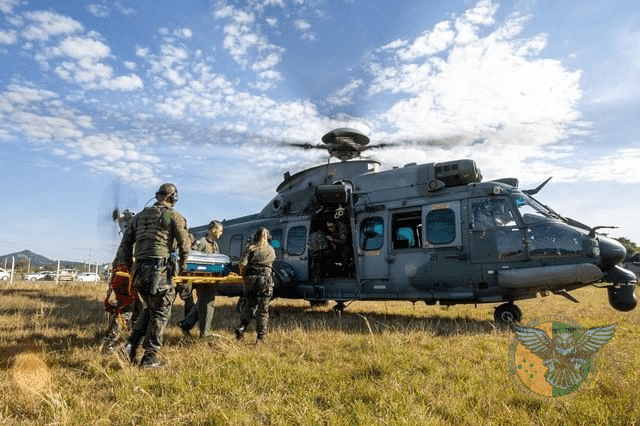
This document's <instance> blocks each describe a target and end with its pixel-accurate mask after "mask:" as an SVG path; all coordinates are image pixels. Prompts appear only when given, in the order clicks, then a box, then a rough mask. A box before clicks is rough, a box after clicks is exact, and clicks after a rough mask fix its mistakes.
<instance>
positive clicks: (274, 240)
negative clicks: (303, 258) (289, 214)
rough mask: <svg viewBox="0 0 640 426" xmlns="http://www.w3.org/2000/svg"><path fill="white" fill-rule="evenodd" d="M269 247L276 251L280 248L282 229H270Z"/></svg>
mask: <svg viewBox="0 0 640 426" xmlns="http://www.w3.org/2000/svg"><path fill="white" fill-rule="evenodd" d="M271 247H273V249H274V250H276V251H278V250H280V249H282V229H274V230H273V231H271Z"/></svg>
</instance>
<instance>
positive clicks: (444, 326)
mask: <svg viewBox="0 0 640 426" xmlns="http://www.w3.org/2000/svg"><path fill="white" fill-rule="evenodd" d="M61 290H62V292H61ZM63 292H64V288H62V289H60V288H56V289H55V290H54V291H51V289H44V288H43V289H38V288H35V289H0V298H6V299H5V300H9V298H10V297H12V296H13V297H16V296H18V297H20V298H27V299H29V301H28V302H24V303H22V302H20V303H19V305H20V306H18V307H7V306H11V304H9V303H4V304H3V305H0V306H2V307H0V319H2V321H1V322H0V333H2V339H0V368H8V367H9V366H10V364H11V362H12V360H13V358H14V357H15V356H16V355H17V354H19V353H22V352H27V351H28V352H42V351H44V352H61V351H68V350H70V349H73V348H86V347H96V348H98V347H99V345H100V342H101V339H102V336H103V334H104V332H105V331H106V321H105V318H106V316H105V311H104V305H103V303H102V301H101V300H99V299H98V300H96V298H95V294H96V293H93V294H92V295H85V294H82V295H74V294H72V293H73V290H71V289H70V290H69V293H70V294H69V295H65V294H64V293H63ZM61 293H62V294H61ZM0 300H1V299H0ZM178 300H179V299H178ZM177 304H181V302H177ZM13 316H17V317H20V319H19V320H15V321H13V323H12V317H13ZM183 317H184V310H183V308H182V306H176V305H175V304H174V308H173V309H172V314H171V318H170V320H169V325H168V327H167V332H166V333H165V344H168V345H174V344H184V341H183V340H182V337H181V335H180V333H179V332H178V331H179V330H178V329H177V327H176V326H175V324H176V323H177V322H178V321H180V320H181V319H182V318H183ZM14 323H15V325H14ZM18 323H19V324H18ZM238 323H239V314H238V313H237V312H236V310H235V304H233V303H232V304H229V303H228V302H227V303H224V304H221V305H219V306H216V308H215V314H214V319H213V328H214V330H216V329H217V330H220V331H225V332H232V330H233V329H234V327H235V326H237V325H238ZM269 328H270V329H271V330H282V331H284V332H288V331H292V330H298V329H302V330H305V331H318V330H327V329H329V330H336V331H340V332H343V333H348V334H371V333H374V334H379V333H383V332H388V331H397V332H409V331H411V332H415V331H421V332H426V333H430V334H433V335H437V336H452V335H461V334H469V335H473V334H491V333H493V332H495V331H496V330H504V329H505V327H502V326H500V325H497V324H496V323H494V322H493V321H489V320H487V321H482V320H478V319H472V318H450V317H445V316H438V315H429V316H420V315H413V314H394V313H382V312H375V311H362V310H360V311H355V310H354V311H353V312H350V311H349V310H348V309H346V310H344V311H343V312H342V313H341V314H338V313H336V312H335V311H334V310H333V309H328V308H322V309H312V308H309V306H308V305H307V306H291V305H280V304H278V303H277V302H276V303H272V304H271V307H270V323H269ZM194 334H197V327H196V330H195V331H194ZM126 335H128V332H125V333H123V336H122V337H126Z"/></svg>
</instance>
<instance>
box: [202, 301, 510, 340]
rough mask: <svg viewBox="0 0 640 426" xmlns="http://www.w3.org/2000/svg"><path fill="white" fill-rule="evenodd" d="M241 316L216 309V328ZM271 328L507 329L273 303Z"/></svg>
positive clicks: (446, 332)
mask: <svg viewBox="0 0 640 426" xmlns="http://www.w3.org/2000/svg"><path fill="white" fill-rule="evenodd" d="M239 318H240V315H239V313H237V312H236V310H235V308H234V307H233V306H228V305H226V306H220V307H216V311H215V315H214V320H213V321H214V324H213V325H214V327H215V328H218V329H231V330H232V329H233V328H234V327H235V326H237V325H238V323H239ZM269 328H270V329H271V330H281V331H284V332H288V331H293V330H300V329H301V330H304V331H306V332H314V331H319V330H327V329H329V330H335V331H341V332H343V333H347V334H381V333H385V332H400V333H403V332H407V333H408V332H425V333H429V334H432V335H435V336H445V337H446V336H454V335H474V334H487V335H488V334H492V333H495V332H497V331H504V330H508V327H507V326H505V325H502V324H499V323H496V322H494V321H490V320H478V319H475V318H464V317H459V318H451V317H446V316H439V315H428V316H424V315H418V314H402V313H381V312H375V311H357V312H356V311H349V310H348V309H345V310H344V311H342V312H341V313H338V312H336V311H334V310H333V309H329V310H327V309H326V308H320V309H318V308H310V307H309V306H290V305H278V304H274V305H272V306H270V308H269Z"/></svg>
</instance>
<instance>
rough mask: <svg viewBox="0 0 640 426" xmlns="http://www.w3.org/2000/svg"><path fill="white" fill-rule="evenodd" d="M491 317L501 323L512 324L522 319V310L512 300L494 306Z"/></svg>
mask: <svg viewBox="0 0 640 426" xmlns="http://www.w3.org/2000/svg"><path fill="white" fill-rule="evenodd" d="M493 319H494V320H495V321H496V322H498V323H501V324H507V325H508V324H512V323H514V322H520V320H521V319H522V311H521V310H520V308H518V307H517V306H516V305H514V304H513V303H512V302H509V303H505V304H503V305H500V306H498V307H497V308H496V310H495V312H494V313H493Z"/></svg>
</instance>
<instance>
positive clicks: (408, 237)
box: [391, 210, 422, 250]
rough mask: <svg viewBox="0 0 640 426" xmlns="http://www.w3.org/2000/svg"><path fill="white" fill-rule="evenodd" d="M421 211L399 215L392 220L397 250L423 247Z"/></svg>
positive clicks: (394, 244) (393, 240) (392, 233)
mask: <svg viewBox="0 0 640 426" xmlns="http://www.w3.org/2000/svg"><path fill="white" fill-rule="evenodd" d="M420 216H421V211H420V210H416V211H411V212H403V213H397V214H394V215H393V218H392V220H391V238H392V242H393V248H394V249H396V250H401V249H411V248H420V247H422V238H421V235H422V233H421V228H422V218H421V217H420Z"/></svg>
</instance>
